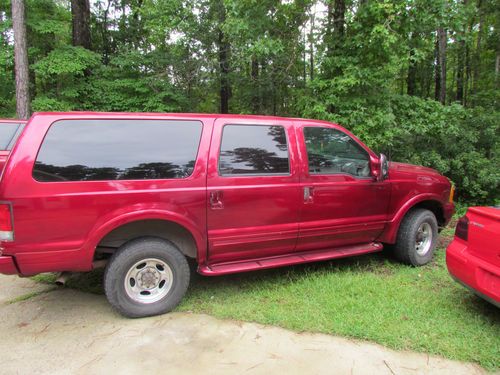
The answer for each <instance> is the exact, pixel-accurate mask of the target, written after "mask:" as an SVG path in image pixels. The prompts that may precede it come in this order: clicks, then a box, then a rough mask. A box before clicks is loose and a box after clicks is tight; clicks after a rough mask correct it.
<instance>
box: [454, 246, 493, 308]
mask: <svg viewBox="0 0 500 375" xmlns="http://www.w3.org/2000/svg"><path fill="white" fill-rule="evenodd" d="M446 265H447V267H448V271H449V272H450V274H451V275H452V276H453V278H455V279H456V280H457V281H458V282H459V283H460V284H463V285H464V286H466V287H467V288H469V289H472V290H473V291H474V292H475V293H476V294H478V295H479V296H480V297H483V298H485V299H486V300H488V301H489V302H491V303H493V304H494V305H495V306H497V307H500V267H498V266H495V265H493V264H491V263H488V262H485V261H484V260H482V259H479V258H477V257H476V256H474V255H472V254H470V253H469V251H468V249H467V244H466V243H464V242H461V241H459V240H456V239H454V240H453V241H452V242H451V243H450V245H449V246H448V248H447V249H446Z"/></svg>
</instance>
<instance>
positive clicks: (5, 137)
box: [0, 122, 19, 150]
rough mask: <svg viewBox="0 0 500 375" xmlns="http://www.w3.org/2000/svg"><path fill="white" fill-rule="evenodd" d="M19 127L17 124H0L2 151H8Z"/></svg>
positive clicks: (0, 148) (0, 145) (0, 147)
mask: <svg viewBox="0 0 500 375" xmlns="http://www.w3.org/2000/svg"><path fill="white" fill-rule="evenodd" d="M18 127H19V124H16V123H10V122H9V123H6V122H4V123H0V150H7V148H8V146H9V144H10V142H11V140H12V138H13V137H14V135H15V134H16V131H17V128H18Z"/></svg>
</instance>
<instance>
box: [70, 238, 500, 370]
mask: <svg viewBox="0 0 500 375" xmlns="http://www.w3.org/2000/svg"><path fill="white" fill-rule="evenodd" d="M444 234H445V236H449V235H450V231H449V230H448V231H446V232H445V233H444ZM101 276H102V271H101V272H93V273H90V274H88V275H82V276H80V277H79V278H78V279H74V280H71V281H70V284H69V285H70V286H73V287H77V288H78V289H82V290H86V291H92V292H98V293H102V286H101V284H100V283H101V281H100V280H101ZM177 311H192V312H196V313H206V314H210V315H213V316H215V317H217V318H223V319H235V320H242V321H249V322H257V323H262V324H269V325H275V326H280V327H283V328H287V329H291V330H294V331H299V332H302V331H308V332H321V333H327V334H334V335H341V336H346V337H351V338H356V339H362V340H369V341H374V342H377V343H380V344H382V345H385V346H387V347H390V348H393V349H404V350H413V351H418V352H425V353H430V354H437V355H441V356H444V357H447V358H451V359H456V360H463V361H471V362H476V363H478V364H479V365H481V366H483V367H484V368H486V369H488V370H496V369H498V368H500V310H499V309H497V308H496V307H494V306H493V305H490V304H488V303H487V302H485V301H483V300H482V299H480V298H478V297H476V296H474V295H473V294H472V293H470V292H468V291H467V290H465V289H464V288H463V287H461V286H459V285H458V284H456V283H455V282H454V281H452V279H451V278H450V276H449V275H448V272H447V270H446V265H445V255H444V250H443V249H442V248H441V249H440V250H439V251H438V252H437V254H436V259H435V261H434V262H433V263H432V264H430V265H428V266H425V267H422V268H412V267H408V266H403V265H401V264H398V263H396V262H394V261H392V260H391V259H390V258H388V257H387V256H385V255H384V254H373V255H366V256H361V257H357V258H349V259H343V260H336V261H331V262H322V263H315V264H308V265H300V266H295V267H288V268H280V269H275V270H268V271H260V272H251V273H246V274H239V275H229V276H222V277H202V276H199V275H197V274H194V275H193V277H192V282H191V286H190V289H189V291H188V293H187V295H186V297H185V298H184V300H183V302H182V303H181V305H180V306H179V307H178V308H177Z"/></svg>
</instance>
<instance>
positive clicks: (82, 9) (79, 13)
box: [71, 0, 90, 49]
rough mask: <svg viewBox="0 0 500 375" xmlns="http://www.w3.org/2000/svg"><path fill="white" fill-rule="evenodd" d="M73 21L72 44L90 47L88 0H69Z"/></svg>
mask: <svg viewBox="0 0 500 375" xmlns="http://www.w3.org/2000/svg"><path fill="white" fill-rule="evenodd" d="M71 17H72V21H73V45H74V46H82V47H83V48H86V49H90V4H89V0H71Z"/></svg>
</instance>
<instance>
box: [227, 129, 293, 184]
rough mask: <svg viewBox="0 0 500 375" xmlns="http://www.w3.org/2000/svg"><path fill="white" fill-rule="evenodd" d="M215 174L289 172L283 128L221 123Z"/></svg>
mask: <svg viewBox="0 0 500 375" xmlns="http://www.w3.org/2000/svg"><path fill="white" fill-rule="evenodd" d="M219 173H220V174H221V175H222V176H227V175H248V174H259V175H272V174H288V173H290V167H289V163H288V146H287V138H286V133H285V128H284V127H283V126H276V125H273V126H265V125H225V126H224V130H223V132H222V143H221V149H220V157H219Z"/></svg>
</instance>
